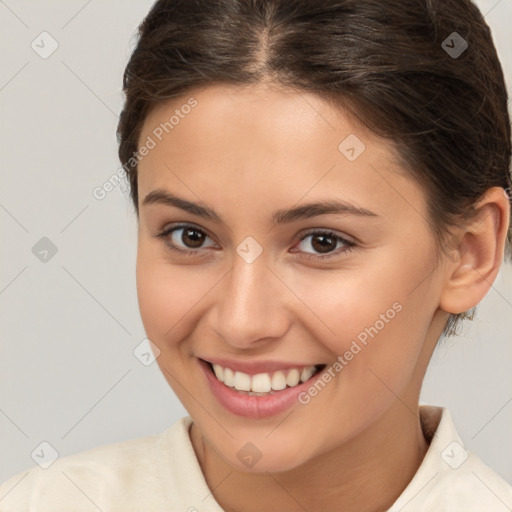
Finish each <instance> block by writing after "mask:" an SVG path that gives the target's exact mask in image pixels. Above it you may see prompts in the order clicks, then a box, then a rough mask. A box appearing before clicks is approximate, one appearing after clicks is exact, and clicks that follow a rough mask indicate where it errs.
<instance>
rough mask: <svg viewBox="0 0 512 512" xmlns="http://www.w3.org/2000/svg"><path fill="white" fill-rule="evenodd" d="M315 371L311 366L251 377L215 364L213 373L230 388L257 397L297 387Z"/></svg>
mask: <svg viewBox="0 0 512 512" xmlns="http://www.w3.org/2000/svg"><path fill="white" fill-rule="evenodd" d="M315 371H316V367H315V366H309V367H307V368H303V369H299V368H292V369H290V370H288V371H287V370H279V371H276V372H274V373H272V374H269V373H257V374H256V375H249V374H247V373H244V372H239V371H236V372H234V371H233V370H232V369H231V368H223V367H222V366H220V365H218V364H213V372H214V373H215V376H216V377H217V379H218V380H219V381H220V382H224V384H225V385H226V386H228V387H230V388H235V389H236V390H238V391H244V392H247V393H248V394H249V395H255V396H261V395H268V394H273V392H274V391H281V390H282V389H285V388H286V387H287V386H288V387H294V386H297V385H298V384H300V383H301V382H305V381H306V380H308V379H309V378H311V376H312V375H313V374H314V373H315Z"/></svg>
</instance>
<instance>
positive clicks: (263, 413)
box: [198, 359, 321, 418]
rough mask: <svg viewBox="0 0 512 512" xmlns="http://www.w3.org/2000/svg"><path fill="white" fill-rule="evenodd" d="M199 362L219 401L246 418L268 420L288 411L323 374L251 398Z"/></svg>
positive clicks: (229, 409) (204, 363) (206, 365)
mask: <svg viewBox="0 0 512 512" xmlns="http://www.w3.org/2000/svg"><path fill="white" fill-rule="evenodd" d="M198 361H199V365H200V367H201V369H202V371H203V373H204V375H205V377H206V380H207V381H208V384H209V386H210V389H211V391H212V393H213V394H214V395H215V397H216V398H217V400H218V401H219V402H220V403H221V404H222V405H223V406H224V407H225V408H226V409H227V410H228V411H229V412H232V413H233V414H237V415H238V416H244V417H245V418H267V417H269V416H275V415H277V414H280V413H282V412H284V411H286V410H287V409H289V408H290V407H291V406H292V405H293V404H296V403H297V402H298V396H299V395H300V394H301V393H302V392H303V391H305V390H306V389H307V388H308V387H309V386H310V385H311V382H310V381H311V380H312V379H314V380H316V379H317V378H318V376H319V375H320V374H321V372H319V373H317V374H315V375H313V376H312V377H311V378H310V379H308V380H307V381H306V382H303V383H301V384H299V385H298V386H294V387H291V388H285V389H283V390H281V391H275V392H274V393H273V394H272V395H266V396H254V395H253V396H251V395H247V394H245V393H244V392H239V391H237V390H235V389H234V388H230V387H228V386H226V385H225V384H223V383H222V382H220V381H219V380H218V379H217V377H215V375H214V374H213V372H212V370H211V368H210V366H209V364H208V363H206V362H204V361H203V360H202V359H198Z"/></svg>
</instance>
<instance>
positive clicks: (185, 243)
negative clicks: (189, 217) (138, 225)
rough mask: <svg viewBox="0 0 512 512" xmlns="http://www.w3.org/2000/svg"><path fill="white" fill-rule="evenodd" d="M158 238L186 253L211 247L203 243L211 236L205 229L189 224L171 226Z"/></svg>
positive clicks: (175, 249) (172, 247) (176, 249)
mask: <svg viewBox="0 0 512 512" xmlns="http://www.w3.org/2000/svg"><path fill="white" fill-rule="evenodd" d="M157 238H161V239H162V240H164V242H165V243H166V244H167V246H168V247H169V248H170V249H172V250H174V251H177V252H180V253H185V254H196V253H197V254H199V252H200V250H201V249H203V248H206V247H211V245H210V246H204V245H203V244H204V242H205V240H206V239H207V238H210V237H209V236H208V235H207V234H206V233H205V232H204V231H203V230H201V229H199V228H196V227H195V226H191V225H189V224H185V225H179V226H173V227H170V228H168V229H166V230H164V231H163V232H162V233H160V234H159V235H157ZM212 245H214V244H212ZM187 249H195V250H187Z"/></svg>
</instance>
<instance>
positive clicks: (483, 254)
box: [439, 187, 510, 314]
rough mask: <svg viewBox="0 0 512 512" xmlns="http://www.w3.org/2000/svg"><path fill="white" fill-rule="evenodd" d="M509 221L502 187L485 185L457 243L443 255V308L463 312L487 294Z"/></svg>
mask: <svg viewBox="0 0 512 512" xmlns="http://www.w3.org/2000/svg"><path fill="white" fill-rule="evenodd" d="M509 223H510V203H509V201H508V197H507V196H506V195H504V194H503V188H501V187H492V188H490V189H488V190H487V191H486V192H485V194H484V195H483V197H482V199H481V200H480V201H479V203H478V205H477V206H476V208H475V216H474V217H473V218H472V219H471V221H469V222H468V224H467V225H466V226H465V227H464V228H463V229H461V231H459V234H458V236H457V237H456V240H457V242H458V247H457V249H456V250H455V251H452V252H451V253H450V254H452V255H454V257H450V258H446V273H445V276H446V278H445V286H444V288H443V291H442V295H441V299H440V304H439V307H440V308H441V309H442V310H444V311H446V312H448V313H453V314H458V313H462V312H464V311H467V310H469V309H471V308H472V307H474V306H476V305H477V304H478V303H480V302H481V301H482V299H483V298H484V297H485V296H486V295H487V293H488V292H489V290H490V288H491V286H492V284H493V283H494V281H495V279H496V276H497V274H498V272H499V270H500V267H501V263H502V261H503V256H504V249H505V241H506V238H507V231H508V227H509ZM454 240H455V238H454Z"/></svg>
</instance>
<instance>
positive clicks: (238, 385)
mask: <svg viewBox="0 0 512 512" xmlns="http://www.w3.org/2000/svg"><path fill="white" fill-rule="evenodd" d="M234 385H235V389H238V391H251V376H250V375H247V373H242V372H236V373H235V379H234Z"/></svg>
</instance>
